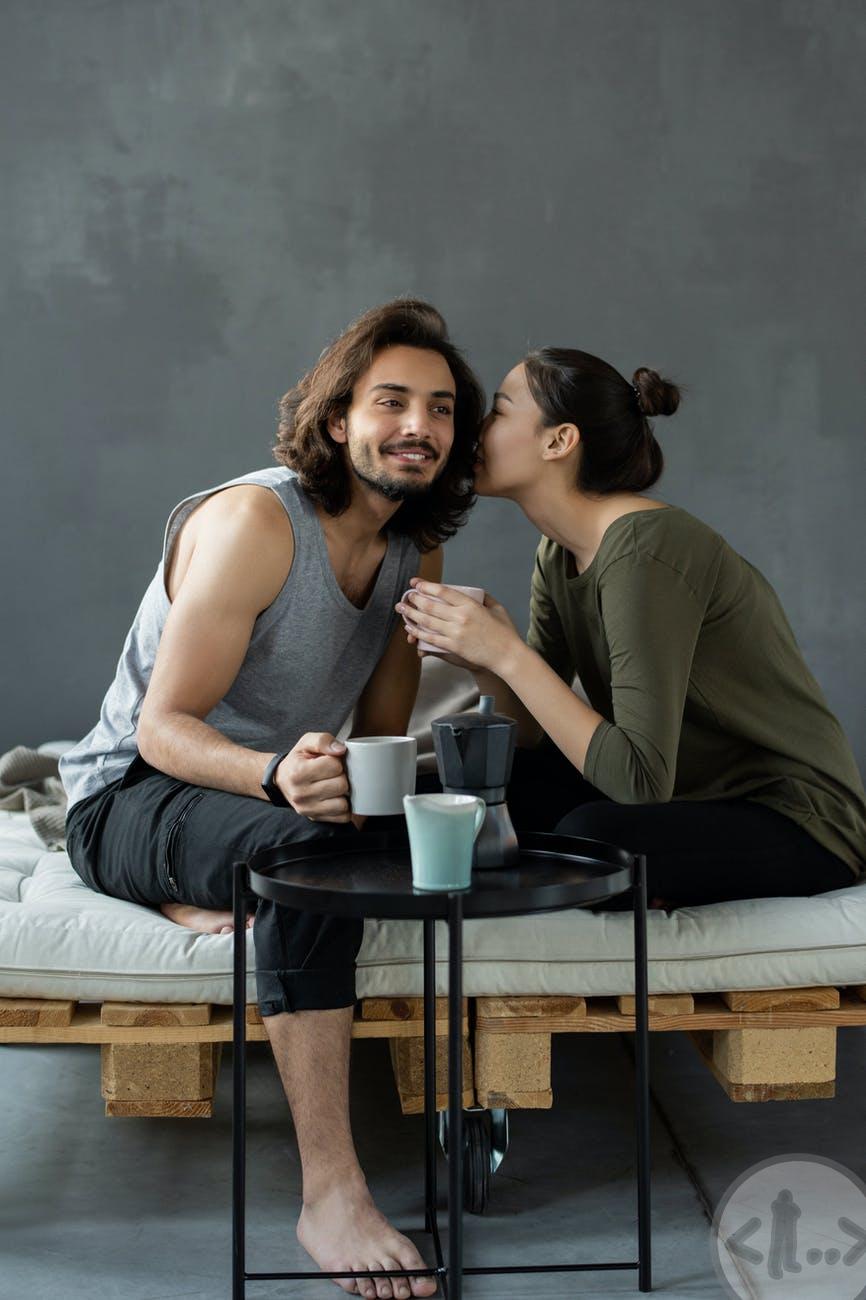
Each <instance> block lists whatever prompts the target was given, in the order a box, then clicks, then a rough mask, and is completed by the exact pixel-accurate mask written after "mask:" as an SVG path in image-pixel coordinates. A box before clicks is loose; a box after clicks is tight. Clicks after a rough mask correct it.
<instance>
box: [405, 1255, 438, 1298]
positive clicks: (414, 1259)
mask: <svg viewBox="0 0 866 1300" xmlns="http://www.w3.org/2000/svg"><path fill="white" fill-rule="evenodd" d="M399 1266H400V1268H424V1260H423V1259H422V1258H421V1256H420V1255H419V1254H418V1253H417V1251H415V1252H413V1253H412V1254H408V1253H407V1252H406V1251H404V1252H403V1256H402V1258H401V1260H400V1265H399ZM409 1283H410V1285H411V1287H412V1292H411V1294H412V1295H413V1296H431V1295H435V1294H436V1279H435V1278H434V1277H410V1278H409Z"/></svg>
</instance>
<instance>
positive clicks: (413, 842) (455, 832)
mask: <svg viewBox="0 0 866 1300" xmlns="http://www.w3.org/2000/svg"><path fill="white" fill-rule="evenodd" d="M403 808H404V810H405V813H406V826H407V828H408V831H409V849H410V852H411V855H412V884H413V885H414V887H415V888H416V889H427V890H440V889H468V888H469V886H470V885H471V884H472V849H473V846H474V844H475V840H476V838H477V837H478V832H479V831H480V830H481V827H482V824H483V822H484V817H485V815H486V813H487V804H486V803H485V802H484V800H483V799H479V798H477V797H476V796H475V795H472V794H407V795H404V796H403Z"/></svg>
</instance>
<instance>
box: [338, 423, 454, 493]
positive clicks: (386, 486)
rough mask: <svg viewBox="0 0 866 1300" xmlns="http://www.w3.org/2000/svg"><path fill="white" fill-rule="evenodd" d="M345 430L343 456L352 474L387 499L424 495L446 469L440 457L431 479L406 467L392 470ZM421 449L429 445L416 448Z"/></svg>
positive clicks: (445, 462) (371, 450)
mask: <svg viewBox="0 0 866 1300" xmlns="http://www.w3.org/2000/svg"><path fill="white" fill-rule="evenodd" d="M346 432H347V435H348V436H347V441H346V455H347V457H348V460H349V464H350V465H351V467H352V469H353V470H354V472H355V475H356V476H357V477H358V478H359V479H360V480H361V482H362V483H365V484H366V485H367V487H370V488H372V489H373V491H374V492H378V493H379V495H380V496H383V497H385V499H386V500H387V501H411V500H418V499H419V498H421V497H424V496H427V494H428V493H429V492H430V491H431V490H432V488H433V486H434V484H435V483H436V481H437V480H438V479H439V478H440V477H441V475H442V474H443V473H444V472H445V467H446V465H447V459H443V461H442V464H441V465H440V466H439V467H438V468H437V470H436V473H435V474H434V475H433V478H432V479H428V478H427V477H426V475H424V473H423V471H421V472H420V473H417V474H416V473H415V472H413V471H412V470H411V469H406V468H403V469H402V470H401V469H395V470H394V471H393V472H392V471H390V470H389V469H388V467H387V465H381V464H379V463H378V459H379V458H378V456H377V453H376V452H375V451H374V450H373V449H372V447H370V446H369V444H366V443H364V442H361V441H360V440H358V439H355V438H354V437H353V436H352V431H351V429H350V428H348V427H347V430H346ZM421 449H423V450H426V451H429V450H430V448H429V447H423V448H419V450H421Z"/></svg>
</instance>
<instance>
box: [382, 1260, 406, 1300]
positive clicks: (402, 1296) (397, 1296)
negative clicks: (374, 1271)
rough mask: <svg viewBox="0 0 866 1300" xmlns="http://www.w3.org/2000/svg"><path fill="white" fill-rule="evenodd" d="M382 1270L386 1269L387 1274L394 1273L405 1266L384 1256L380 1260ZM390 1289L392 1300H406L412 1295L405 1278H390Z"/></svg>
mask: <svg viewBox="0 0 866 1300" xmlns="http://www.w3.org/2000/svg"><path fill="white" fill-rule="evenodd" d="M382 1268H386V1269H387V1270H388V1272H389V1273H396V1271H397V1269H398V1268H405V1265H401V1263H400V1261H399V1259H392V1258H391V1257H390V1256H388V1255H386V1256H385V1258H384V1259H383V1260H382ZM391 1289H392V1291H393V1294H394V1300H408V1297H409V1296H411V1294H412V1292H411V1290H410V1288H409V1280H408V1278H405V1277H392V1278H391Z"/></svg>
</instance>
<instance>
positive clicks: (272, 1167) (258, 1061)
mask: <svg viewBox="0 0 866 1300" xmlns="http://www.w3.org/2000/svg"><path fill="white" fill-rule="evenodd" d="M838 1041H839V1051H838V1057H839V1063H838V1083H837V1097H836V1099H835V1100H833V1101H805V1102H785V1103H764V1104H762V1105H758V1104H755V1105H745V1104H736V1105H735V1104H734V1103H732V1102H729V1101H728V1100H727V1098H726V1097H725V1095H724V1094H723V1092H722V1091H721V1089H720V1087H719V1085H718V1084H717V1083H716V1082H715V1080H714V1079H713V1078H712V1076H711V1075H710V1074H709V1073H708V1071H707V1070H706V1068H705V1067H704V1066H703V1065H702V1063H701V1062H700V1060H699V1058H698V1056H697V1053H696V1052H695V1049H694V1048H693V1047H692V1046H691V1044H690V1043H689V1042H688V1041H687V1040H686V1039H685V1038H684V1037H683V1036H682V1035H680V1034H677V1033H664V1034H663V1033H655V1034H652V1035H651V1038H650V1044H651V1078H652V1088H653V1095H654V1113H653V1128H652V1142H653V1206H652V1209H653V1283H654V1290H655V1291H656V1292H658V1294H661V1295H665V1296H671V1297H689V1298H691V1297H695V1298H698V1297H710V1296H721V1295H722V1294H723V1290H722V1287H721V1284H720V1283H719V1282H718V1280H717V1279H716V1275H715V1272H714V1270H713V1266H712V1262H711V1257H710V1229H709V1223H710V1217H711V1215H712V1209H713V1207H714V1205H715V1204H716V1202H717V1201H718V1199H719V1198H720V1197H721V1195H722V1194H723V1192H724V1191H725V1189H726V1187H727V1186H728V1185H729V1183H730V1182H731V1181H732V1180H733V1179H734V1178H735V1177H736V1175H737V1174H739V1173H741V1172H743V1171H744V1170H745V1169H746V1168H748V1167H749V1166H750V1165H752V1164H754V1163H755V1162H757V1161H758V1160H762V1159H765V1158H767V1157H769V1156H772V1155H782V1154H790V1153H793V1152H809V1153H813V1154H816V1155H823V1156H826V1157H829V1158H831V1159H833V1160H837V1161H839V1162H841V1163H842V1164H844V1165H846V1166H847V1167H848V1168H850V1169H852V1170H853V1172H855V1173H856V1174H858V1175H859V1176H860V1177H864V1176H866V1151H864V1148H863V1145H862V1143H861V1142H860V1140H859V1139H860V1135H861V1134H862V1133H863V1132H864V1119H866V1087H864V1081H866V1036H864V1035H863V1034H862V1033H859V1032H858V1031H856V1030H853V1029H848V1030H844V1029H843V1030H840V1031H839V1035H838ZM630 1047H631V1039H630V1038H629V1037H628V1036H620V1035H615V1034H586V1035H581V1034H576V1035H562V1036H561V1037H559V1038H554V1059H553V1075H554V1078H553V1084H554V1109H553V1110H552V1111H519V1112H515V1113H514V1114H513V1115H512V1122H511V1147H510V1150H509V1152H508V1155H507V1156H506V1159H505V1161H504V1163H503V1165H502V1167H501V1169H500V1171H499V1172H498V1173H497V1174H496V1176H495V1178H494V1180H493V1189H492V1195H491V1204H490V1207H489V1209H488V1212H487V1213H486V1214H485V1215H484V1216H483V1217H477V1216H467V1219H466V1264H467V1266H469V1265H483V1264H491V1263H509V1262H514V1263H517V1262H520V1263H547V1262H556V1261H559V1260H562V1261H565V1260H571V1261H573V1262H575V1263H577V1262H581V1261H600V1260H614V1259H624V1260H628V1259H635V1258H636V1250H637V1248H636V1242H635V1225H636V1208H635V1191H634V1130H633V1114H634V1111H633V1095H632V1091H631V1089H632V1078H633V1069H632V1061H631V1053H630ZM0 1052H2V1055H0V1063H2V1078H3V1100H4V1108H3V1114H2V1119H0V1148H2V1150H3V1152H4V1159H3V1162H2V1170H3V1173H2V1177H3V1182H4V1184H5V1185H4V1191H3V1203H4V1205H3V1211H2V1223H0V1238H2V1240H0V1258H2V1268H0V1295H2V1297H4V1300H5V1298H6V1297H8V1298H9V1300H12V1297H15V1300H18V1298H19V1297H21V1298H23V1297H28V1298H32V1300H84V1298H85V1297H87V1300H168V1297H187V1298H188V1300H193V1298H195V1300H222V1298H223V1297H228V1296H229V1295H230V1286H229V1255H230V1195H231V1166H230V1160H231V1050H230V1048H228V1047H227V1048H226V1049H225V1050H224V1052H223V1064H222V1072H221V1077H220V1082H219V1090H218V1097H217V1106H216V1115H215V1117H214V1118H213V1119H211V1120H187V1121H177V1120H174V1121H172V1120H129V1119H106V1118H105V1117H104V1114H103V1102H102V1099H101V1097H100V1094H99V1053H98V1051H97V1050H96V1049H95V1048H91V1047H86V1046H56V1047H55V1046H52V1047H37V1046H17V1045H7V1046H4V1047H3V1048H2V1049H0ZM248 1059H249V1112H248V1125H249V1128H248V1155H249V1184H250V1185H249V1199H248V1260H247V1266H248V1268H249V1269H250V1270H251V1271H256V1272H259V1271H262V1272H264V1271H269V1270H275V1271H288V1270H290V1269H293V1268H298V1269H305V1268H308V1267H311V1264H310V1261H309V1260H308V1258H307V1256H306V1255H304V1253H303V1252H302V1251H301V1250H300V1248H299V1247H298V1246H297V1243H296V1240H295V1236H294V1225H295V1221H296V1217H297V1213H298V1210H299V1208H300V1177H299V1165H298V1158H297V1148H296V1145H295V1141H294V1133H293V1130H292V1126H291V1123H290V1120H289V1118H288V1111H287V1107H286V1104H285V1099H284V1097H283V1094H282V1091H281V1088H280V1085H279V1081H278V1079H277V1075H276V1069H275V1067H274V1064H273V1059H272V1057H271V1056H270V1049H269V1047H268V1045H267V1044H256V1045H253V1046H251V1047H250V1049H249V1058H248ZM352 1068H353V1076H352V1111H353V1123H354V1128H355V1133H356V1138H357V1143H358V1148H359V1153H360V1156H361V1161H362V1164H363V1165H364V1168H365V1170H366V1172H367V1176H368V1179H369V1181H370V1184H371V1186H372V1189H373V1192H374V1194H375V1196H376V1198H377V1200H378V1202H379V1204H380V1206H381V1208H382V1209H383V1210H384V1211H385V1213H387V1214H388V1215H389V1216H391V1217H392V1218H393V1220H394V1222H395V1223H396V1225H397V1226H398V1227H399V1228H401V1230H403V1231H408V1233H409V1235H411V1236H413V1237H415V1239H416V1241H417V1242H418V1244H419V1246H420V1247H421V1248H422V1250H423V1249H425V1244H426V1243H425V1238H424V1236H423V1233H421V1234H418V1233H417V1232H416V1231H414V1230H415V1229H417V1228H419V1227H421V1226H423V1209H422V1204H423V1203H422V1186H423V1174H422V1152H423V1147H422V1142H423V1132H422V1120H421V1118H420V1117H410V1118H403V1117H402V1116H401V1114H400V1111H399V1106H398V1103H397V1098H396V1093H395V1088H394V1084H393V1080H392V1077H391V1070H390V1065H389V1061H388V1050H387V1045H386V1044H385V1043H384V1042H381V1041H369V1040H368V1041H356V1042H355V1044H354V1046H353V1067H352ZM440 1160H441V1157H440ZM444 1180H445V1165H444V1161H442V1162H441V1163H440V1187H441V1185H442V1184H443V1182H444ZM444 1217H445V1216H444V1214H443V1220H444ZM429 1257H430V1256H429V1255H428V1258H429ZM786 1285H787V1284H786ZM465 1293H466V1296H467V1300H470V1298H471V1297H474V1296H502V1297H527V1298H528V1297H540V1298H541V1300H546V1298H547V1297H551V1298H553V1297H560V1296H571V1297H580V1298H582V1300H601V1298H602V1297H607V1296H612V1295H637V1294H639V1293H638V1291H637V1277H636V1273H634V1272H586V1273H577V1274H574V1273H573V1274H548V1275H547V1276H541V1277H539V1276H536V1277H530V1278H527V1277H522V1278H521V1277H511V1278H503V1277H491V1278H469V1279H467V1281H466V1284H465ZM247 1294H248V1297H249V1300H285V1298H286V1297H290V1296H292V1297H294V1296H303V1297H309V1300H320V1298H321V1300H324V1298H326V1297H332V1298H333V1297H336V1296H338V1295H341V1294H343V1292H341V1291H339V1290H338V1289H337V1287H336V1286H335V1285H334V1284H333V1283H331V1282H326V1281H323V1282H322V1283H321V1284H320V1283H318V1282H308V1283H291V1282H269V1283H256V1284H252V1283H251V1284H249V1286H248V1289H247ZM768 1294H769V1292H768ZM773 1294H780V1293H779V1292H778V1291H774V1292H773ZM828 1294H830V1293H828ZM837 1294H838V1293H837ZM785 1300H796V1287H793V1286H790V1285H787V1292H786V1298H785Z"/></svg>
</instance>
